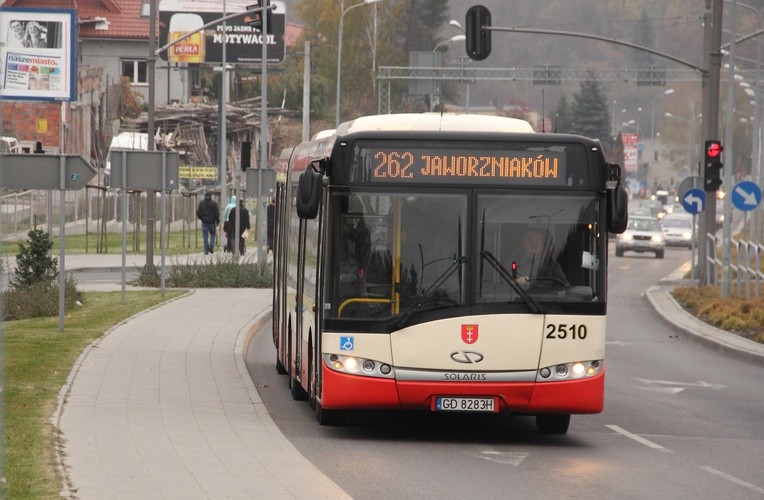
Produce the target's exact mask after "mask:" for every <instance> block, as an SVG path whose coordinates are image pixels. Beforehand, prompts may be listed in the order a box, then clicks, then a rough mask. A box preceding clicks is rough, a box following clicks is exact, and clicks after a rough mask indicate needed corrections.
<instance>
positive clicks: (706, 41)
mask: <svg viewBox="0 0 764 500" xmlns="http://www.w3.org/2000/svg"><path fill="white" fill-rule="evenodd" d="M723 2H724V0H706V12H705V13H704V14H703V22H704V26H705V28H704V31H703V48H704V53H705V63H704V66H705V68H706V70H705V71H704V72H703V103H702V113H703V120H702V122H701V128H700V134H701V137H700V141H699V144H705V142H706V140H717V139H718V138H719V77H720V74H721V62H722V53H721V46H722V12H723V9H722V7H723ZM698 175H699V176H701V177H703V175H704V173H703V171H702V170H701V171H700V172H699V173H698ZM699 233H700V235H699V237H698V240H699V241H698V264H697V269H698V284H699V285H705V284H706V283H707V282H708V281H709V278H710V277H709V276H707V275H706V274H707V273H706V258H707V257H708V251H707V248H706V234H707V233H711V234H714V233H716V193H715V192H711V193H708V196H707V199H706V208H705V210H704V211H703V217H701V218H700V231H699Z"/></svg>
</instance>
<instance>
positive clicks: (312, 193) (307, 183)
mask: <svg viewBox="0 0 764 500" xmlns="http://www.w3.org/2000/svg"><path fill="white" fill-rule="evenodd" d="M323 177H324V176H323V175H322V174H321V173H319V172H316V171H315V170H313V169H312V168H310V167H308V168H306V169H305V172H303V173H302V174H301V175H300V179H299V181H298V184H297V204H296V205H297V215H298V216H299V217H300V218H301V219H315V218H316V216H317V215H318V206H319V205H320V204H321V193H322V190H323Z"/></svg>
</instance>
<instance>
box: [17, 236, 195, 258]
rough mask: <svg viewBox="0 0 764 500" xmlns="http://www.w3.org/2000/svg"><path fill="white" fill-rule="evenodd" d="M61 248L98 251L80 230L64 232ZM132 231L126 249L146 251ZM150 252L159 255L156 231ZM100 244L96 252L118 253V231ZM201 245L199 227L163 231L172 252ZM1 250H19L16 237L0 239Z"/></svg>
mask: <svg viewBox="0 0 764 500" xmlns="http://www.w3.org/2000/svg"><path fill="white" fill-rule="evenodd" d="M65 236H66V237H65V240H66V243H65V246H66V248H65V251H66V253H67V254H86V253H92V254H95V253H99V252H98V247H97V241H98V240H97V235H96V234H90V235H88V237H87V238H86V236H85V235H84V234H66V235H65ZM134 236H135V235H134V234H133V233H128V234H127V246H126V249H127V253H128V254H134V253H145V252H146V235H145V234H141V235H140V236H139V241H138V242H137V251H136V250H135V248H136V247H135V246H134V241H133V240H134ZM59 241H60V238H59V237H58V236H55V235H54V236H52V237H51V242H52V243H53V250H52V251H51V253H52V254H53V257H58V254H59ZM154 243H155V245H154V253H155V254H157V255H159V254H160V252H161V249H160V247H159V244H160V241H159V233H156V234H155V235H154ZM102 245H103V248H102V251H101V252H100V253H106V254H121V253H122V233H107V234H106V241H105V242H103V244H102ZM203 248H204V242H203V240H202V235H201V231H199V234H198V235H196V234H194V233H193V232H186V233H183V232H176V233H170V234H169V235H167V246H166V249H167V251H168V252H171V253H173V254H188V253H196V252H200V251H202V249H203ZM3 252H4V255H5V256H7V257H10V256H14V255H16V254H17V253H19V244H18V242H16V241H5V242H3Z"/></svg>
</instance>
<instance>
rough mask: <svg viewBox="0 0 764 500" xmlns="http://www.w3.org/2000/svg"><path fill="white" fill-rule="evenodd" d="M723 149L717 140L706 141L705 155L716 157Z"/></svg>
mask: <svg viewBox="0 0 764 500" xmlns="http://www.w3.org/2000/svg"><path fill="white" fill-rule="evenodd" d="M722 151H724V146H722V145H721V143H720V142H718V141H708V142H707V143H706V156H708V157H709V158H717V157H718V156H719V155H720V154H722Z"/></svg>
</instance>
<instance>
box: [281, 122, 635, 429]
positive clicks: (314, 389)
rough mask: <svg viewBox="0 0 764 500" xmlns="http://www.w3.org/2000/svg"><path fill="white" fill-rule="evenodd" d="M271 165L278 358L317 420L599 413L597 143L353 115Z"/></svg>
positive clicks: (607, 223)
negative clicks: (416, 412) (362, 412)
mask: <svg viewBox="0 0 764 500" xmlns="http://www.w3.org/2000/svg"><path fill="white" fill-rule="evenodd" d="M289 153H290V154H289V155H288V156H289V160H288V161H282V162H280V164H279V167H278V172H277V188H276V210H275V218H276V223H275V231H274V295H273V341H274V344H275V346H276V351H277V356H276V357H277V359H276V368H277V370H278V372H279V373H282V374H287V375H288V376H289V386H290V388H291V392H292V396H293V397H294V398H295V399H308V400H309V401H310V403H311V405H313V407H314V408H315V412H316V417H317V419H318V421H319V422H320V423H321V424H330V425H331V424H337V423H341V422H342V421H343V419H344V417H345V416H346V415H347V412H348V411H351V410H357V409H401V410H404V409H420V410H426V411H433V412H450V411H464V412H489V413H497V412H509V413H512V414H521V415H535V416H536V423H537V427H538V428H539V430H540V431H542V432H549V433H560V434H561V433H565V432H567V429H568V425H569V422H570V415H571V414H579V413H598V412H601V411H602V408H603V391H604V376H605V364H604V358H605V313H606V305H607V234H608V232H622V231H623V230H624V228H625V224H626V197H625V196H626V195H625V190H624V189H623V188H622V186H621V183H620V168H619V167H618V166H617V165H613V164H609V163H607V162H606V161H605V158H604V156H603V152H602V148H601V146H600V144H599V142H598V141H595V140H592V139H588V138H585V137H581V136H576V135H562V134H543V133H534V132H533V130H532V128H531V126H530V125H529V124H528V123H527V122H524V121H521V120H516V119H512V118H504V117H494V116H477V115H466V114H442V115H441V114H437V113H432V114H431V113H426V114H421V115H419V114H398V115H396V114H391V115H381V116H369V117H362V118H358V119H356V120H353V121H350V122H347V123H344V124H342V125H340V126H339V127H338V128H337V129H336V130H332V131H326V132H324V133H321V134H318V135H317V136H316V137H314V138H313V139H312V140H310V141H307V142H305V143H303V144H300V145H298V146H297V147H295V148H294V149H293V150H292V151H291V152H289Z"/></svg>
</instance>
